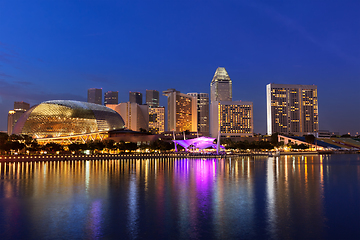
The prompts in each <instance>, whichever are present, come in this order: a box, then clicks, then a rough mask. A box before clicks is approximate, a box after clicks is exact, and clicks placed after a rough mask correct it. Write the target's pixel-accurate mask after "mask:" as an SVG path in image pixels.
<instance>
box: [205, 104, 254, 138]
mask: <svg viewBox="0 0 360 240" xmlns="http://www.w3.org/2000/svg"><path fill="white" fill-rule="evenodd" d="M210 116H211V124H210V136H211V137H215V138H216V137H217V136H218V133H219V131H220V135H221V137H222V138H225V137H232V138H237V137H252V136H253V133H254V124H253V103H252V102H243V101H215V102H213V103H211V107H210Z"/></svg>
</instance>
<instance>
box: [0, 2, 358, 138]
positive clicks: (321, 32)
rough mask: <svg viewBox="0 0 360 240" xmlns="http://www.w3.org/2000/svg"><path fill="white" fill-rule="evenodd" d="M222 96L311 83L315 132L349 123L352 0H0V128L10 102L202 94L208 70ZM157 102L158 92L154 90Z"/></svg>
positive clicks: (354, 120)
mask: <svg viewBox="0 0 360 240" xmlns="http://www.w3.org/2000/svg"><path fill="white" fill-rule="evenodd" d="M219 66H222V67H225V68H226V69H227V71H228V73H229V75H230V77H231V79H232V81H233V99H234V100H244V101H252V102H253V103H254V131H255V132H256V133H266V98H265V85H266V84H268V83H284V84H315V85H317V86H318V95H319V119H320V129H325V130H330V131H338V132H340V133H347V132H351V133H352V134H355V133H356V132H360V1H358V0H355V1H346V0H345V1H331V0H326V1H313V0H312V1H258V0H251V1H241V0H235V1H211V0H210V1H205V0H204V1H196V0H195V1H184V0H183V1H173V0H170V1H150V0H148V1H145V0H144V1H130V0H129V1H120V0H118V1H91V0H88V1H74V0H71V1H65V0H61V1H60V0H59V1H55V0H54V1H48V0H44V1H28V0H24V1H17V0H13V1H4V0H0V130H3V131H5V130H6V126H7V113H8V111H9V110H11V109H13V102H14V101H25V102H29V103H30V104H31V105H34V104H38V103H40V102H42V101H46V100H51V99H74V100H82V101H86V98H87V89H88V88H93V87H94V88H102V89H103V92H105V91H119V100H120V101H121V102H125V101H128V92H129V91H140V92H143V94H144V95H145V90H146V89H156V90H158V91H163V90H166V89H168V88H175V89H177V90H179V91H181V92H183V93H187V92H207V93H208V92H209V91H210V81H211V79H212V77H213V74H214V72H215V70H216V68H217V67H219ZM161 103H162V104H163V105H165V104H166V98H165V97H164V96H162V97H161Z"/></svg>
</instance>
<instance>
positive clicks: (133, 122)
mask: <svg viewBox="0 0 360 240" xmlns="http://www.w3.org/2000/svg"><path fill="white" fill-rule="evenodd" d="M109 107H110V108H111V109H113V110H115V111H116V112H117V113H119V114H120V116H121V117H122V118H123V119H124V121H125V127H126V128H127V129H130V130H133V131H140V130H141V129H144V130H146V131H148V130H149V107H148V106H147V105H139V104H137V103H132V102H125V103H119V104H118V105H113V104H111V105H109Z"/></svg>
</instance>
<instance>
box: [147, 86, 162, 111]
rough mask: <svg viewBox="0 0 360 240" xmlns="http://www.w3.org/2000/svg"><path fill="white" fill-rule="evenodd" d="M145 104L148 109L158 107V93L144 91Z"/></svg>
mask: <svg viewBox="0 0 360 240" xmlns="http://www.w3.org/2000/svg"><path fill="white" fill-rule="evenodd" d="M146 104H147V105H148V106H149V107H158V106H159V92H158V91H156V90H146Z"/></svg>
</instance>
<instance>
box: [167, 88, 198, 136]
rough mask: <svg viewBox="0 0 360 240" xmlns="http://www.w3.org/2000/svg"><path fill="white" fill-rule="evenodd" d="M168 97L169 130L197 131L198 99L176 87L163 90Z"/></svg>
mask: <svg viewBox="0 0 360 240" xmlns="http://www.w3.org/2000/svg"><path fill="white" fill-rule="evenodd" d="M163 94H164V95H165V96H167V97H168V113H167V114H168V115H167V118H168V126H167V129H168V131H178V132H183V131H186V130H188V131H190V132H196V131H197V106H196V105H197V99H195V98H194V97H191V96H189V95H187V94H184V93H180V92H179V91H176V90H175V89H168V90H166V91H163Z"/></svg>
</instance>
